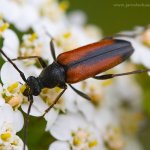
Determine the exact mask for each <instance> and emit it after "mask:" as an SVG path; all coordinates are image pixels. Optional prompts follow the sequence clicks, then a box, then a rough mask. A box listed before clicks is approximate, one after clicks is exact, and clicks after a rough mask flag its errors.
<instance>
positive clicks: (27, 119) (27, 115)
mask: <svg viewBox="0 0 150 150" xmlns="http://www.w3.org/2000/svg"><path fill="white" fill-rule="evenodd" d="M28 101H29V102H30V104H29V107H28V111H27V114H26V115H25V124H24V140H23V141H24V145H23V150H25V149H26V143H27V129H28V124H29V114H30V111H31V106H32V104H33V96H32V95H29V96H28Z"/></svg>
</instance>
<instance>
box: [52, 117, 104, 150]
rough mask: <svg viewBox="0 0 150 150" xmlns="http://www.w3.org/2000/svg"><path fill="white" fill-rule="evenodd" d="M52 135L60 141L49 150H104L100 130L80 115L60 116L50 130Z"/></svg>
mask: <svg viewBox="0 0 150 150" xmlns="http://www.w3.org/2000/svg"><path fill="white" fill-rule="evenodd" d="M64 129H65V130H64ZM50 133H51V134H52V135H53V136H54V137H55V138H56V139H58V141H56V143H53V144H52V145H51V146H50V148H49V150H53V149H61V147H62V150H63V148H66V149H69V150H71V149H72V150H79V149H83V150H99V149H101V148H102V149H103V144H102V139H101V138H100V136H99V134H98V130H97V129H96V128H95V127H94V126H92V125H91V124H89V123H88V122H86V120H84V118H83V117H82V116H81V115H79V114H67V115H60V116H59V117H58V118H57V120H56V122H55V123H54V125H53V127H52V128H51V129H50ZM69 147H70V148H69Z"/></svg>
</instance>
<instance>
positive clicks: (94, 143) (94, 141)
mask: <svg viewBox="0 0 150 150" xmlns="http://www.w3.org/2000/svg"><path fill="white" fill-rule="evenodd" d="M97 144H98V142H97V140H93V141H90V142H89V144H88V146H89V148H93V147H95V146H96V145H97Z"/></svg>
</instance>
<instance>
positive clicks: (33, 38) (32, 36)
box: [29, 33, 38, 42]
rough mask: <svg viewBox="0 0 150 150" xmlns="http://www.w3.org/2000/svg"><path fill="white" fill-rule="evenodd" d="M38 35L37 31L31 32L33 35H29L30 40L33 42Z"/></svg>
mask: <svg viewBox="0 0 150 150" xmlns="http://www.w3.org/2000/svg"><path fill="white" fill-rule="evenodd" d="M37 37H38V35H37V34H36V33H33V34H31V36H30V37H29V41H30V42H33V41H34V40H35V39H37Z"/></svg>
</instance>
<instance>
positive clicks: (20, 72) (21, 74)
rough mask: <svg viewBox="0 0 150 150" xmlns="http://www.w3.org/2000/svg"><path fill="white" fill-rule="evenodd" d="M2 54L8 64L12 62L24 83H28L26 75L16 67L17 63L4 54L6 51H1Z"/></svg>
mask: <svg viewBox="0 0 150 150" xmlns="http://www.w3.org/2000/svg"><path fill="white" fill-rule="evenodd" d="M0 53H1V54H2V55H3V56H4V57H5V58H6V59H7V60H8V62H10V63H11V64H12V65H13V67H14V68H15V69H16V70H17V71H18V72H19V74H20V76H21V78H22V79H23V80H24V82H27V80H26V77H25V75H24V73H23V72H22V71H21V70H20V69H19V68H18V67H17V66H16V64H15V63H13V62H12V60H11V59H10V58H9V57H8V56H7V55H6V54H5V53H4V51H3V50H2V49H0Z"/></svg>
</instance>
